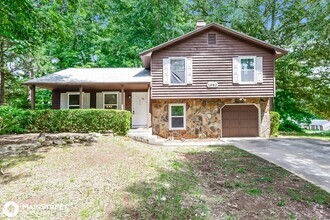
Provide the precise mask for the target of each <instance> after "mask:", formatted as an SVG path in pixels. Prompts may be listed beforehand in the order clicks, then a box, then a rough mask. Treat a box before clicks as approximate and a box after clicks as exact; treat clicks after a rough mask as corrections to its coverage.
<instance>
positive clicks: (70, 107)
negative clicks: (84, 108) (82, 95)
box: [69, 106, 80, 109]
mask: <svg viewBox="0 0 330 220" xmlns="http://www.w3.org/2000/svg"><path fill="white" fill-rule="evenodd" d="M79 108H80V107H79V106H69V109H79Z"/></svg>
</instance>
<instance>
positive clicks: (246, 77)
mask: <svg viewBox="0 0 330 220" xmlns="http://www.w3.org/2000/svg"><path fill="white" fill-rule="evenodd" d="M241 81H242V82H254V59H241Z"/></svg>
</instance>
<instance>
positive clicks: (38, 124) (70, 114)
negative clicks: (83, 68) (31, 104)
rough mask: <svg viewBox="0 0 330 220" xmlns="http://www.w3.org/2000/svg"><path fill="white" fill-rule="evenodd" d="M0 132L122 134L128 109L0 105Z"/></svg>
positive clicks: (123, 133) (126, 123) (129, 115)
mask: <svg viewBox="0 0 330 220" xmlns="http://www.w3.org/2000/svg"><path fill="white" fill-rule="evenodd" d="M0 118H2V123H0V134H9V133H30V132H51V133H53V132H106V131H109V130H112V131H113V132H114V133H116V134H119V135H125V134H126V133H127V131H128V130H129V129H130V122H131V113H130V112H128V111H120V110H103V109H75V110H35V111H31V110H21V109H15V108H12V107H7V106H6V107H1V108H0Z"/></svg>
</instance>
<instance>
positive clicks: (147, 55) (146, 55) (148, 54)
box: [140, 23, 288, 68]
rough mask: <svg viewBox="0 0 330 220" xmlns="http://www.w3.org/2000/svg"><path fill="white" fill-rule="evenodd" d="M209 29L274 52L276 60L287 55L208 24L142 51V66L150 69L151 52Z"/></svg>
mask: <svg viewBox="0 0 330 220" xmlns="http://www.w3.org/2000/svg"><path fill="white" fill-rule="evenodd" d="M211 28H214V29H216V30H218V31H221V32H224V33H227V34H229V35H232V36H234V37H237V38H239V39H242V40H245V41H247V42H250V43H253V44H255V45H258V46H260V47H263V48H266V49H270V50H274V53H275V57H276V58H280V57H282V56H284V55H285V54H287V53H288V51H287V50H285V49H283V48H280V47H277V46H274V45H272V44H269V43H266V42H264V41H262V40H259V39H257V38H254V37H251V36H249V35H246V34H243V33H241V32H238V31H235V30H233V29H230V28H227V27H225V26H222V25H220V24H217V23H210V24H208V25H206V26H204V27H201V28H198V29H195V30H193V31H191V32H189V33H187V34H184V35H181V36H180V37H177V38H174V39H172V40H170V41H167V42H165V43H163V44H160V45H158V46H155V47H153V48H150V49H148V50H145V51H143V52H142V53H140V57H141V59H142V62H143V64H144V66H145V67H146V68H148V67H150V58H151V55H152V52H154V51H157V50H160V49H163V48H165V47H168V46H170V45H173V44H175V43H177V42H180V41H182V40H185V39H186V38H188V37H191V36H194V35H196V34H198V33H201V32H203V31H206V30H208V29H211Z"/></svg>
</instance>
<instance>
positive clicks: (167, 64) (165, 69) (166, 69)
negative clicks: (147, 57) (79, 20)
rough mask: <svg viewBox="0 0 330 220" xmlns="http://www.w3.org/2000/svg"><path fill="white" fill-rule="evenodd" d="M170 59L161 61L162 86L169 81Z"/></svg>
mask: <svg viewBox="0 0 330 220" xmlns="http://www.w3.org/2000/svg"><path fill="white" fill-rule="evenodd" d="M170 68H171V67H170V59H166V58H164V59H163V84H165V85H166V84H169V79H170Z"/></svg>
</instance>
